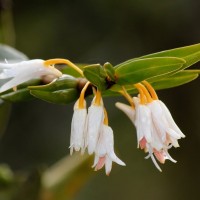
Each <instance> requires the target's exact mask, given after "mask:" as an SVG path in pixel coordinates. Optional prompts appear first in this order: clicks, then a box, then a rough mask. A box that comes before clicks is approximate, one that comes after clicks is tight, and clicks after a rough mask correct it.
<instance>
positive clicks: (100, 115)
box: [85, 90, 104, 155]
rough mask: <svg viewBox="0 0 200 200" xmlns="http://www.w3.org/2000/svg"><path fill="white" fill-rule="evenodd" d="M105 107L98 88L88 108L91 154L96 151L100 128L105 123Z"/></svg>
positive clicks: (88, 145)
mask: <svg viewBox="0 0 200 200" xmlns="http://www.w3.org/2000/svg"><path fill="white" fill-rule="evenodd" d="M103 119H104V107H103V101H102V98H101V93H100V91H98V90H97V92H96V95H95V97H94V99H93V101H92V104H91V106H90V107H89V109H88V117H87V128H86V141H85V145H86V147H87V148H88V153H89V155H91V154H93V153H94V152H95V148H96V146H97V141H98V138H99V134H100V130H101V128H102V125H103Z"/></svg>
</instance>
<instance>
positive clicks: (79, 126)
mask: <svg viewBox="0 0 200 200" xmlns="http://www.w3.org/2000/svg"><path fill="white" fill-rule="evenodd" d="M79 101H80V100H79V99H78V100H77V101H76V103H75V105H74V114H73V117H72V123H71V138H70V154H71V155H72V153H73V150H75V151H79V150H80V149H81V150H82V153H83V152H84V147H85V146H84V142H85V136H84V133H85V124H86V119H87V109H86V102H85V101H84V104H83V108H80V106H79Z"/></svg>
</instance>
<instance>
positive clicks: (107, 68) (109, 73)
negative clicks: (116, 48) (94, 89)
mask: <svg viewBox="0 0 200 200" xmlns="http://www.w3.org/2000/svg"><path fill="white" fill-rule="evenodd" d="M103 67H104V69H105V72H106V74H107V76H108V77H109V79H110V80H111V81H115V69H114V67H113V66H112V65H111V64H110V63H109V62H107V63H105V64H104V66H103Z"/></svg>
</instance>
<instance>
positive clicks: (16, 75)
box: [0, 59, 62, 92]
mask: <svg viewBox="0 0 200 200" xmlns="http://www.w3.org/2000/svg"><path fill="white" fill-rule="evenodd" d="M0 70H2V72H1V73H0V79H9V80H8V81H7V82H6V83H5V84H3V85H2V86H1V87H0V92H4V91H6V90H8V89H11V88H14V87H16V86H17V85H19V84H21V83H24V82H26V81H29V80H31V79H35V78H41V77H42V76H46V75H53V76H54V77H55V78H58V77H60V76H62V73H61V72H60V71H59V70H57V69H56V68H54V67H53V66H51V65H46V64H45V61H44V60H40V59H36V60H28V61H22V62H19V63H11V64H9V63H0Z"/></svg>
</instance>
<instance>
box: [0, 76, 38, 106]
mask: <svg viewBox="0 0 200 200" xmlns="http://www.w3.org/2000/svg"><path fill="white" fill-rule="evenodd" d="M40 83H41V80H40V79H34V80H30V81H27V82H25V83H23V84H20V85H18V86H17V90H16V91H13V89H10V90H7V91H5V92H3V93H1V94H0V97H1V99H4V100H6V101H9V102H12V103H17V102H22V101H29V100H32V99H34V97H33V96H32V95H31V94H30V91H29V89H28V86H30V85H39V84H40Z"/></svg>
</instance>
